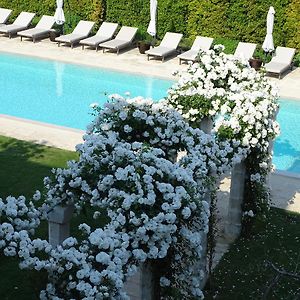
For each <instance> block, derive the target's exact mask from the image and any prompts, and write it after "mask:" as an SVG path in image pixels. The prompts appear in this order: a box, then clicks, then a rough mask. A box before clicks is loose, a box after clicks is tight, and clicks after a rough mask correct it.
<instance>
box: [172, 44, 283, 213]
mask: <svg viewBox="0 0 300 300" xmlns="http://www.w3.org/2000/svg"><path fill="white" fill-rule="evenodd" d="M223 49H224V48H223V46H221V45H217V46H215V47H214V49H212V50H209V51H207V52H205V53H201V54H200V55H199V56H198V59H197V62H196V63H194V64H190V65H189V66H188V69H187V71H185V72H182V73H181V74H179V80H178V82H177V83H175V84H174V85H173V87H172V88H171V89H170V91H169V95H168V98H167V100H168V103H169V104H170V105H171V106H172V107H174V108H175V109H176V110H177V111H179V112H180V113H181V114H182V115H183V116H184V117H185V118H186V119H187V120H188V121H189V122H190V124H191V125H192V126H198V124H200V121H201V120H202V119H203V118H210V119H211V120H212V121H213V130H212V131H213V132H214V133H215V134H216V135H217V136H218V137H219V139H226V140H230V141H231V142H233V143H239V144H240V146H241V147H243V148H244V149H245V151H247V153H248V154H247V158H246V160H245V162H246V168H247V171H248V180H247V182H246V185H247V190H248V195H247V196H248V198H249V199H248V200H247V201H245V203H244V205H245V207H244V210H245V211H249V210H252V211H253V212H254V214H258V215H259V216H260V217H264V216H265V213H266V210H267V209H268V207H269V202H270V199H269V191H268V188H267V186H266V176H267V174H268V173H269V172H270V170H271V168H272V165H271V159H272V157H271V153H270V148H271V146H270V144H272V140H274V138H275V137H276V136H277V135H278V134H279V125H278V123H277V122H276V120H275V118H276V114H277V111H278V108H279V107H278V102H277V100H278V89H277V87H276V86H275V85H274V84H273V83H272V82H271V81H270V80H268V79H267V78H266V77H265V74H264V72H263V71H262V72H257V71H255V70H254V69H253V68H251V67H250V66H249V63H248V61H246V60H244V59H243V58H239V57H234V56H233V55H227V54H225V53H224V52H223ZM254 179H255V180H254ZM245 216H248V215H247V214H245Z"/></svg>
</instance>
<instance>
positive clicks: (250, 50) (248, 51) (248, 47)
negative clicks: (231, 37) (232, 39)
mask: <svg viewBox="0 0 300 300" xmlns="http://www.w3.org/2000/svg"><path fill="white" fill-rule="evenodd" d="M256 46H257V45H256V44H253V43H243V42H239V43H238V45H237V47H236V49H235V52H234V56H236V57H242V58H245V59H247V60H249V59H250V58H251V57H252V56H253V54H254V51H255V49H256Z"/></svg>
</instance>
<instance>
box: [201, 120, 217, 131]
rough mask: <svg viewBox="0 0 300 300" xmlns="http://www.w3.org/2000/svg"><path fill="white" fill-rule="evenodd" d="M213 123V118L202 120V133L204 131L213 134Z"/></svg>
mask: <svg viewBox="0 0 300 300" xmlns="http://www.w3.org/2000/svg"><path fill="white" fill-rule="evenodd" d="M213 124H214V123H213V121H212V119H211V118H209V117H205V118H203V119H202V120H201V122H200V129H201V130H202V131H204V132H205V133H208V134H209V133H211V131H212V128H213Z"/></svg>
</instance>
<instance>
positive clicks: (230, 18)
mask: <svg viewBox="0 0 300 300" xmlns="http://www.w3.org/2000/svg"><path fill="white" fill-rule="evenodd" d="M149 3H150V1H149V0H80V1H78V0H65V4H64V12H65V16H66V19H67V22H66V25H65V30H66V32H70V31H71V30H72V29H73V28H74V27H75V25H76V24H77V22H78V21H79V20H81V19H84V20H92V21H95V22H96V23H97V26H96V27H95V29H97V27H98V26H99V24H100V23H101V22H102V21H103V20H108V21H113V22H117V23H119V24H120V25H128V26H135V27H138V28H139V33H140V36H141V37H145V33H146V30H147V26H148V24H149V20H150V16H149ZM270 5H273V6H274V8H275V11H276V14H275V24H274V34H273V36H274V43H275V45H281V46H288V47H295V48H297V49H298V50H300V0H201V1H200V0H158V15H157V24H158V25H157V28H158V33H157V36H158V38H162V37H163V36H164V34H165V33H166V32H167V31H174V32H181V33H183V34H184V36H185V38H186V39H185V40H186V41H188V42H187V44H189V43H190V42H192V41H193V39H194V37H195V36H196V35H205V36H211V37H214V38H227V39H233V40H237V41H248V42H255V43H258V44H262V42H263V40H264V37H265V34H266V16H267V12H268V9H269V7H270ZM55 6H56V1H55V0H0V7H6V8H11V9H13V14H12V17H11V21H12V20H13V19H14V18H15V17H16V16H17V15H18V14H19V13H20V12H21V11H22V10H24V11H32V12H35V13H36V14H37V17H36V18H35V20H34V23H36V22H37V21H38V18H39V17H40V16H41V15H43V14H52V15H53V14H54V11H55Z"/></svg>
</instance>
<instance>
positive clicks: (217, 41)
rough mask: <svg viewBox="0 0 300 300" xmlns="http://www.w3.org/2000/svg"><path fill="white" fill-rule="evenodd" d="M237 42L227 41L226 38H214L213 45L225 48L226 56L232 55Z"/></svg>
mask: <svg viewBox="0 0 300 300" xmlns="http://www.w3.org/2000/svg"><path fill="white" fill-rule="evenodd" d="M238 43H239V41H237V40H232V39H227V38H215V39H214V42H213V44H214V45H219V44H221V45H223V46H224V47H225V49H224V52H225V53H226V54H233V53H234V51H235V49H236V47H237V45H238Z"/></svg>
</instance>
